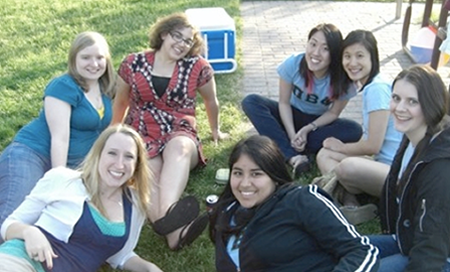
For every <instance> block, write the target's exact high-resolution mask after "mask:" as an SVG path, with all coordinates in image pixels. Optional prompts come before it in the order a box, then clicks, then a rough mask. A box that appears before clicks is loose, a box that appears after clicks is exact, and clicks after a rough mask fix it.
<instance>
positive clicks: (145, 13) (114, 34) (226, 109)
mask: <svg viewBox="0 0 450 272" xmlns="http://www.w3.org/2000/svg"><path fill="white" fill-rule="evenodd" d="M196 7H223V8H225V9H226V11H227V12H228V13H229V14H230V15H231V17H233V18H234V19H235V22H236V28H237V33H236V36H237V38H238V40H239V39H240V38H241V36H242V33H241V24H242V22H241V19H240V17H239V16H240V15H239V0H172V1H168V0H150V1H149V0H81V1H72V0H47V1H42V0H4V1H2V2H1V3H0V18H2V25H1V27H0V59H1V62H0V93H1V95H0V150H2V149H3V148H5V147H6V145H7V144H9V142H10V141H11V140H12V138H13V137H14V135H15V133H16V132H17V130H19V129H20V128H21V127H22V126H23V125H25V124H27V123H28V122H29V121H30V120H31V119H32V118H34V117H36V116H37V114H38V113H39V110H40V108H41V107H42V94H43V91H44V88H45V86H46V84H47V83H48V82H49V80H50V79H51V78H53V77H55V76H57V75H60V74H61V73H63V72H65V71H66V69H67V54H68V49H69V46H70V43H71V41H72V40H73V38H74V37H75V35H76V34H77V33H80V32H82V31H87V30H93V31H98V32H100V33H102V34H103V35H104V36H105V37H106V39H107V40H108V42H109V44H110V48H111V52H112V57H113V62H114V66H115V68H116V69H117V68H118V66H119V64H120V63H121V61H122V59H123V58H124V57H125V56H126V55H127V54H129V53H131V52H137V51H140V50H144V49H146V48H147V33H148V30H149V27H150V25H151V24H152V23H153V22H154V21H155V20H156V19H157V18H158V17H159V16H163V15H167V14H170V13H172V12H175V11H177V12H182V11H184V10H186V9H187V8H196ZM236 49H237V50H236V52H237V56H236V58H237V61H238V62H239V61H240V58H241V56H240V54H241V51H240V49H239V44H237V48H236ZM242 76H243V71H242V67H240V66H239V67H238V70H237V71H236V72H234V73H232V74H221V75H217V76H216V77H215V79H216V84H217V95H218V98H219V101H220V108H221V129H222V131H224V132H228V133H230V139H228V140H226V141H223V142H221V143H220V144H219V145H218V146H215V145H214V144H213V142H212V140H211V136H210V130H209V125H208V120H207V118H206V113H205V110H204V105H203V101H202V100H201V98H199V99H198V101H197V103H198V109H197V117H198V126H199V136H200V138H201V139H202V143H203V148H204V151H205V155H206V156H207V158H208V164H207V165H206V166H205V167H203V168H201V169H195V170H194V171H193V172H192V174H191V176H190V180H189V184H188V187H187V189H186V194H193V195H195V196H197V197H198V199H199V200H200V201H201V203H202V207H204V203H203V202H204V199H205V197H206V196H207V195H209V194H218V193H220V192H221V191H222V190H223V186H219V185H216V184H215V183H214V176H215V171H216V170H217V169H218V168H224V167H227V160H228V155H229V153H230V150H231V148H232V147H233V145H234V144H235V143H236V141H238V140H239V139H241V138H242V137H244V136H245V133H246V129H248V125H247V123H246V122H248V121H247V120H246V118H245V117H244V115H243V113H242V111H241V109H240V101H241V98H242V97H241V85H240V81H241V79H242ZM317 173H318V171H317V169H315V170H313V171H312V172H310V173H308V175H306V176H305V177H303V178H302V179H301V180H300V181H298V182H299V183H300V184H307V183H309V181H310V180H311V179H312V178H313V177H314V176H316V175H317ZM376 229H377V223H376V222H375V223H373V224H369V225H364V228H363V229H362V231H363V232H366V231H367V232H373V231H376ZM136 251H137V252H138V253H139V254H140V255H142V256H143V257H144V258H147V259H149V260H152V261H153V262H155V263H156V264H157V265H159V266H160V267H161V268H162V269H163V270H164V271H170V272H177V271H195V272H203V271H204V272H210V271H214V248H213V246H212V244H211V242H210V241H209V239H208V236H207V233H206V232H205V233H204V234H203V235H202V236H201V237H200V238H199V240H198V241H196V242H195V243H194V244H193V245H192V246H191V247H189V248H188V249H185V250H182V251H181V252H171V251H170V250H168V248H167V246H166V244H165V241H164V240H163V239H162V238H161V237H158V236H156V235H155V234H154V233H153V232H152V231H151V229H150V228H149V227H148V226H146V227H145V228H144V229H143V232H142V235H141V239H140V241H139V245H138V248H137V250H136ZM101 271H115V270H112V269H110V268H109V267H107V266H105V267H103V268H102V269H101Z"/></svg>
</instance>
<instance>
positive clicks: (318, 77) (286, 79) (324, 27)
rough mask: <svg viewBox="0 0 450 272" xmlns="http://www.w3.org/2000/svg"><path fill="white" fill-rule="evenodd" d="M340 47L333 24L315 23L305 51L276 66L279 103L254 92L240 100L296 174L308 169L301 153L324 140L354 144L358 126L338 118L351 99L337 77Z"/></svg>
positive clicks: (315, 149) (316, 148)
mask: <svg viewBox="0 0 450 272" xmlns="http://www.w3.org/2000/svg"><path fill="white" fill-rule="evenodd" d="M341 44H342V34H341V32H340V31H339V29H338V28H337V27H336V26H334V25H332V24H320V25H317V26H316V27H314V28H313V29H311V31H310V32H309V35H308V43H307V45H306V50H305V53H299V54H295V55H292V56H290V57H288V58H287V59H286V60H285V61H283V62H282V63H281V64H280V66H279V67H278V69H277V71H278V74H279V76H280V85H279V94H280V98H279V101H278V102H277V101H275V100H272V99H269V98H266V97H263V96H261V95H258V94H251V95H248V96H246V97H245V98H244V100H243V101H242V108H243V110H244V112H245V114H246V115H247V117H248V118H249V119H250V121H251V122H252V124H253V126H254V127H255V128H256V130H257V131H258V132H259V134H261V135H265V136H268V137H269V138H271V139H272V140H274V141H275V142H276V143H277V144H278V146H279V147H280V149H281V151H282V152H283V154H284V157H285V160H286V162H287V163H289V164H290V165H291V166H292V167H293V169H294V170H295V173H296V175H298V174H300V173H301V172H303V171H305V170H307V169H309V161H308V157H307V156H306V155H308V154H316V153H317V152H318V151H319V150H320V148H322V142H323V140H325V139H326V138H328V137H332V136H333V137H336V138H338V139H340V140H342V141H343V142H356V141H358V140H359V138H360V137H361V134H362V129H361V126H360V125H359V124H358V123H356V122H355V121H353V120H348V119H343V118H338V117H339V115H340V114H341V112H342V110H343V109H344V107H345V105H347V102H348V100H349V99H350V98H351V97H353V96H354V95H356V92H355V90H354V89H353V90H352V89H351V88H349V85H348V82H347V81H346V80H345V79H344V77H343V76H342V75H343V74H344V72H343V70H342V66H341V64H340V50H341Z"/></svg>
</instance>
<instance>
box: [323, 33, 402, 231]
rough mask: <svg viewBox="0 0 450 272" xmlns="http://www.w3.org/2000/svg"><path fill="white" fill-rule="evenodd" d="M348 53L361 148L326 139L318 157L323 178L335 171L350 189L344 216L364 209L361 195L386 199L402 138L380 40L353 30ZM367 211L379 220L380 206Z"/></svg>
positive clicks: (347, 67) (345, 55) (345, 51)
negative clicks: (359, 104) (358, 104)
mask: <svg viewBox="0 0 450 272" xmlns="http://www.w3.org/2000/svg"><path fill="white" fill-rule="evenodd" d="M342 48H343V51H342V52H343V56H342V65H343V67H344V69H345V71H346V73H347V75H348V76H349V78H350V79H351V80H352V81H353V83H354V84H355V85H356V86H357V88H358V89H359V91H360V92H362V101H363V109H362V114H363V129H364V135H363V137H362V138H361V140H360V141H358V142H356V143H343V142H341V141H340V140H338V139H336V138H329V139H326V140H325V141H324V143H323V146H324V148H323V149H322V150H321V151H320V152H319V154H318V156H317V164H318V166H319V169H320V171H321V172H322V174H325V173H328V172H330V171H332V170H334V171H335V173H336V176H337V178H338V180H339V182H340V183H341V184H342V185H343V186H344V188H345V189H346V192H345V194H344V196H343V199H342V200H341V201H342V204H343V205H344V206H347V208H342V209H341V210H342V211H344V213H345V211H347V215H349V213H351V212H353V213H355V212H357V211H358V207H359V206H360V205H359V202H358V200H357V199H356V196H355V195H356V194H360V193H367V194H370V195H373V196H376V197H379V196H380V193H381V190H382V188H383V184H384V180H385V179H386V176H387V174H388V172H389V167H390V165H391V162H392V159H393V158H394V155H395V152H396V150H397V148H398V146H399V144H400V141H401V138H402V134H401V133H400V132H398V131H397V130H395V128H394V123H393V119H392V116H390V112H389V102H390V100H391V95H392V88H391V84H390V83H389V82H387V81H386V80H383V79H382V78H381V77H380V61H379V58H378V48H377V41H376V39H375V37H374V35H373V34H372V33H371V32H370V31H366V30H355V31H352V32H350V33H349V34H348V35H347V37H346V38H345V40H344V42H343V47H342ZM369 156H370V157H369ZM369 207H371V209H372V211H370V209H369ZM364 209H365V210H366V211H368V212H369V213H370V212H371V213H370V214H368V216H369V215H370V217H374V216H375V213H374V212H373V211H374V209H376V207H375V206H373V205H371V206H366V207H364ZM360 213H361V212H360ZM349 219H350V218H349ZM367 219H368V218H367V217H366V218H363V217H360V218H353V220H351V221H353V222H352V223H360V222H361V221H365V220H367ZM355 220H356V221H355Z"/></svg>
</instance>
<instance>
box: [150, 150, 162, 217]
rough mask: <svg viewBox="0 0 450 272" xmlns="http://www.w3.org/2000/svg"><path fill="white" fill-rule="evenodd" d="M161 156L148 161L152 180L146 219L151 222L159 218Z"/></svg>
mask: <svg viewBox="0 0 450 272" xmlns="http://www.w3.org/2000/svg"><path fill="white" fill-rule="evenodd" d="M162 164H163V161H162V156H156V157H154V158H151V159H149V160H148V166H149V167H150V170H151V171H152V173H153V179H152V180H151V184H150V207H149V209H148V211H149V214H148V217H149V219H150V221H151V222H155V221H156V220H157V219H159V218H160V215H159V214H160V213H159V202H160V201H159V198H160V196H159V194H160V175H161V169H162Z"/></svg>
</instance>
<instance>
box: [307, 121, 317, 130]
mask: <svg viewBox="0 0 450 272" xmlns="http://www.w3.org/2000/svg"><path fill="white" fill-rule="evenodd" d="M309 124H310V125H311V126H312V127H313V129H312V131H315V130H316V129H317V128H318V126H317V125H316V123H314V122H311V123H309Z"/></svg>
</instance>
